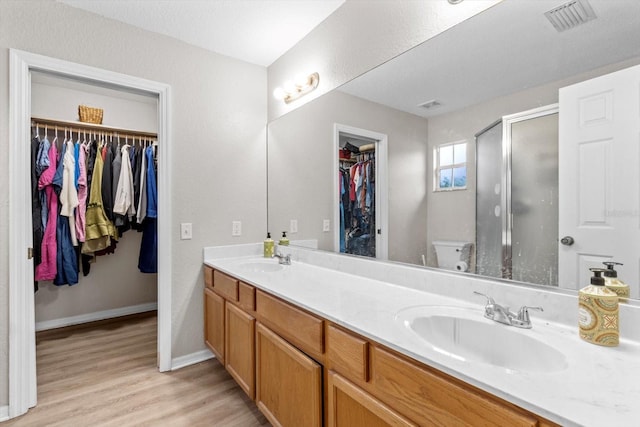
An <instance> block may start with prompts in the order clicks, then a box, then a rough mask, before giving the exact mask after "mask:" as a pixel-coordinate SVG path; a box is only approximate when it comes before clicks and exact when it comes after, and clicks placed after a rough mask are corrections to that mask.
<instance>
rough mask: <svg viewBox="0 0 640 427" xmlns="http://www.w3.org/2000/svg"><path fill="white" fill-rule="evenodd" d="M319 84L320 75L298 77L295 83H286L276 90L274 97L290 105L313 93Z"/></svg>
mask: <svg viewBox="0 0 640 427" xmlns="http://www.w3.org/2000/svg"><path fill="white" fill-rule="evenodd" d="M318 83H320V75H319V74H318V73H312V74H309V75H308V76H305V75H299V76H296V78H295V80H294V81H291V80H289V81H286V82H284V84H283V85H282V87H277V88H275V90H274V91H273V96H274V97H275V98H276V99H281V100H283V101H284V102H285V103H287V104H289V103H291V102H293V101H295V100H296V99H298V98H301V97H303V96H304V95H306V94H308V93H309V92H312V91H313V90H314V89H315V88H317V87H318Z"/></svg>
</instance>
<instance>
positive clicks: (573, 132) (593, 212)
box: [558, 66, 640, 298]
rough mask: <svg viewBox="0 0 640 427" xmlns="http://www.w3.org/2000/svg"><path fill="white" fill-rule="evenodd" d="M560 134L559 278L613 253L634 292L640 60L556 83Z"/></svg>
mask: <svg viewBox="0 0 640 427" xmlns="http://www.w3.org/2000/svg"><path fill="white" fill-rule="evenodd" d="M559 139H560V147H559V161H560V173H559V195H560V202H559V216H560V221H559V233H560V236H559V238H560V239H562V238H563V237H570V238H572V239H573V241H574V243H573V244H572V245H569V244H567V243H570V242H567V240H568V239H564V243H563V242H562V240H561V241H560V242H559V271H558V275H559V286H560V287H562V288H569V289H579V288H581V287H583V286H586V285H587V284H588V283H589V277H590V275H591V273H590V272H589V268H590V267H604V266H603V265H602V262H603V261H608V260H615V261H618V262H621V263H623V264H624V266H621V267H619V268H618V271H619V273H618V275H619V277H620V278H621V279H622V280H623V281H625V282H626V283H629V284H631V285H632V292H631V296H632V297H634V298H638V297H639V296H640V295H639V292H638V283H639V277H638V276H639V271H640V266H639V259H640V205H639V197H640V196H639V194H640V188H639V187H640V183H639V173H638V170H639V169H640V151H639V148H638V147H639V145H640V66H635V67H631V68H628V69H625V70H622V71H618V72H615V73H611V74H608V75H605V76H602V77H598V78H595V79H592V80H587V81H585V82H582V83H578V84H575V85H573V86H568V87H566V88H562V89H561V90H560V123H559Z"/></svg>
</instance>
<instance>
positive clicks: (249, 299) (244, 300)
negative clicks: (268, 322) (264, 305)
mask: <svg viewBox="0 0 640 427" xmlns="http://www.w3.org/2000/svg"><path fill="white" fill-rule="evenodd" d="M238 305H240V307H242V308H243V309H245V310H247V311H255V310H256V288H254V287H253V286H251V285H247V284H246V283H244V282H240V283H238Z"/></svg>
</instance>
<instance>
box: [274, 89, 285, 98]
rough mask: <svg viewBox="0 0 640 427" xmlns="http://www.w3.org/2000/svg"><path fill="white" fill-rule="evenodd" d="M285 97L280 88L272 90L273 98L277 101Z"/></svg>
mask: <svg viewBox="0 0 640 427" xmlns="http://www.w3.org/2000/svg"><path fill="white" fill-rule="evenodd" d="M286 96H287V93H286V92H285V91H284V89H282V88H281V87H277V88H275V89H274V90H273V97H274V98H275V99H278V100H283V99H284V98H285V97H286Z"/></svg>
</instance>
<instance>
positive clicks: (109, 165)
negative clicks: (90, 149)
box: [100, 142, 113, 222]
mask: <svg viewBox="0 0 640 427" xmlns="http://www.w3.org/2000/svg"><path fill="white" fill-rule="evenodd" d="M102 160H103V162H104V163H103V165H102V185H101V187H100V188H101V191H102V206H103V208H104V213H105V215H106V216H107V218H108V219H109V221H111V222H113V188H112V184H113V152H112V151H111V147H110V145H109V143H106V142H105V143H104V145H103V147H102Z"/></svg>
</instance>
